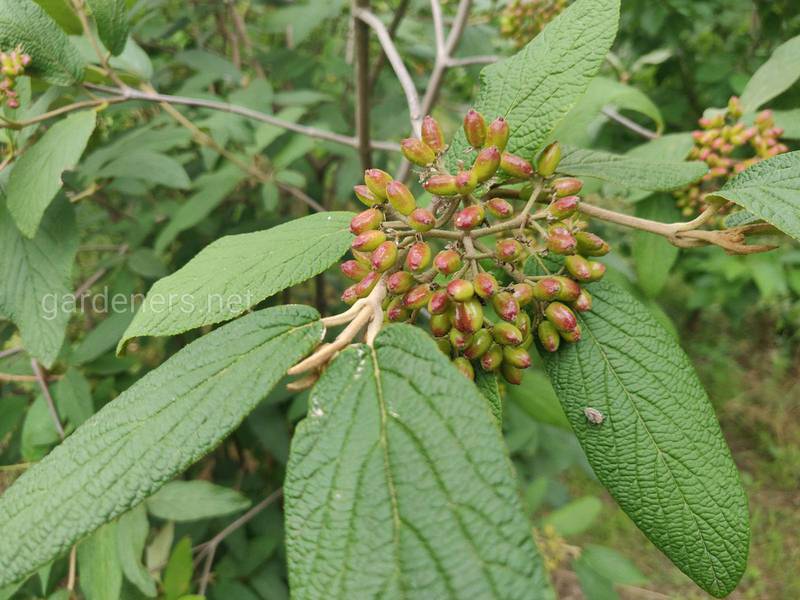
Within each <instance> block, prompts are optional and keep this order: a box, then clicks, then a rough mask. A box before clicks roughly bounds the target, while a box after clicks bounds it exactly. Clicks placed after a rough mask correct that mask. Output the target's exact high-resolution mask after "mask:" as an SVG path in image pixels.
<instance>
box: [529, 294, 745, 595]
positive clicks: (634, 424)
mask: <svg viewBox="0 0 800 600" xmlns="http://www.w3.org/2000/svg"><path fill="white" fill-rule="evenodd" d="M589 289H590V291H591V293H592V295H593V297H594V306H593V308H592V310H591V311H590V312H587V313H583V314H582V316H581V319H580V320H581V327H582V329H583V340H582V341H580V342H579V343H577V344H568V345H566V347H564V348H562V349H561V350H559V351H558V352H557V353H555V354H548V355H547V356H545V357H544V361H545V367H546V369H547V371H548V374H549V375H550V378H551V380H552V381H553V386H554V388H555V390H556V392H557V393H558V395H559V398H560V400H561V402H562V404H563V406H564V411H565V412H566V414H567V418H568V419H569V421H570V423H571V424H572V427H573V429H574V430H575V433H576V434H577V436H578V439H579V440H580V442H581V445H582V446H583V448H584V450H585V451H586V456H587V458H588V459H589V462H590V463H591V465H592V467H593V469H594V471H595V473H596V474H597V477H598V478H599V479H600V481H601V482H602V483H603V485H605V486H606V488H608V490H609V491H610V492H611V494H612V495H613V496H614V498H615V499H616V500H617V502H619V504H620V506H621V507H622V509H623V510H624V511H625V512H626V513H627V514H628V515H629V516H630V517H631V519H633V521H634V522H635V523H636V524H637V525H638V527H639V528H640V529H641V530H642V531H643V532H644V533H645V535H647V537H649V538H650V540H651V541H652V542H653V543H654V544H655V545H656V546H657V547H658V548H660V549H661V550H662V551H663V552H664V553H665V554H666V555H667V556H668V557H669V558H670V559H671V560H672V561H673V562H674V563H675V564H676V565H677V566H678V567H679V568H680V569H681V570H682V571H683V572H685V573H686V574H687V575H688V576H689V577H691V578H692V579H693V580H694V581H695V582H696V583H697V584H698V585H700V586H701V587H702V588H703V589H705V590H706V591H708V592H709V593H711V594H713V595H715V596H719V597H721V596H725V595H726V594H728V593H729V592H730V591H731V590H732V589H733V588H734V587H735V586H736V584H737V582H738V581H739V579H740V578H741V576H742V573H743V572H744V569H745V566H746V564H747V553H748V543H749V535H750V532H749V522H748V514H747V498H746V496H745V493H744V490H743V489H742V486H741V484H740V482H739V475H738V473H737V471H736V466H735V465H734V463H733V460H732V459H731V455H730V451H729V450H728V447H727V446H726V445H725V440H724V439H723V437H722V433H721V432H720V429H719V424H718V423H717V420H716V417H715V415H714V410H713V409H712V407H711V404H710V403H709V401H708V398H707V396H706V393H705V391H704V390H703V388H702V386H701V384H700V382H699V381H698V379H697V376H696V374H695V372H694V369H693V368H692V365H691V364H690V363H689V359H688V358H687V357H686V355H685V354H684V353H683V351H682V350H681V349H680V347H679V346H678V345H677V344H676V343H675V340H674V339H673V338H672V336H670V334H669V333H667V331H666V330H665V329H664V328H663V327H661V325H659V324H658V322H657V321H655V320H654V318H653V317H652V315H651V314H650V313H649V312H648V311H647V309H645V308H644V307H643V306H642V305H641V304H639V303H638V302H637V301H636V300H634V299H633V297H631V296H630V295H629V294H628V293H626V292H624V291H622V290H621V289H620V288H617V287H615V286H614V285H613V284H611V283H607V282H605V281H603V282H599V283H596V284H593V285H591V286H590V288H589ZM589 407H591V408H595V409H597V410H599V411H600V412H601V413H602V414H603V415H604V417H605V419H604V421H603V422H602V424H599V425H598V424H593V423H590V422H589V421H588V419H587V418H586V415H585V414H584V410H585V409H586V408H589Z"/></svg>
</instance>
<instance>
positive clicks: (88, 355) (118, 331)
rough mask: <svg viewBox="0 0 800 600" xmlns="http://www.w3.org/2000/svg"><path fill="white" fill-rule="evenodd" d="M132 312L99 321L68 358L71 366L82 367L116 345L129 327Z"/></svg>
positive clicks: (121, 312)
mask: <svg viewBox="0 0 800 600" xmlns="http://www.w3.org/2000/svg"><path fill="white" fill-rule="evenodd" d="M131 319H133V312H131V311H129V310H124V311H119V312H113V313H111V314H110V315H108V317H106V318H105V319H104V320H102V321H100V322H99V323H98V324H97V325H96V326H95V327H94V329H92V330H91V331H90V332H89V333H88V334H86V337H85V338H83V340H82V341H81V343H80V345H79V346H78V347H77V348H75V351H74V352H73V353H72V355H71V356H70V357H69V360H70V363H71V364H73V365H82V364H84V363H88V362H91V361H93V360H94V359H96V358H99V357H100V356H102V355H103V354H104V353H106V352H108V351H109V350H112V349H113V348H114V346H116V345H117V342H118V341H119V338H121V337H122V334H123V333H124V332H125V329H127V327H128V325H130V322H131Z"/></svg>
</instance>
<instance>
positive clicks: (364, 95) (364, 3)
mask: <svg viewBox="0 0 800 600" xmlns="http://www.w3.org/2000/svg"><path fill="white" fill-rule="evenodd" d="M368 8H369V0H353V9H352V10H353V42H354V44H355V59H356V60H355V63H356V138H357V147H358V155H359V157H360V158H361V168H362V169H365V170H366V169H369V168H370V167H371V166H372V156H371V153H370V126H369V122H370V110H369V109H370V105H369V96H370V83H369V28H368V26H367V23H366V22H365V21H363V20H361V19H359V18H357V15H358V11H359V10H361V9H368Z"/></svg>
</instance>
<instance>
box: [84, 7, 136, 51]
mask: <svg viewBox="0 0 800 600" xmlns="http://www.w3.org/2000/svg"><path fill="white" fill-rule="evenodd" d="M86 2H87V4H89V8H91V9H92V16H93V17H94V22H95V23H96V24H97V33H99V34H100V40H101V41H102V42H103V45H104V46H105V47H106V48H108V50H109V52H111V54H113V55H114V56H116V55H117V54H120V53H121V52H122V51H123V50H124V49H125V42H126V41H127V40H128V7H127V4H126V0H86Z"/></svg>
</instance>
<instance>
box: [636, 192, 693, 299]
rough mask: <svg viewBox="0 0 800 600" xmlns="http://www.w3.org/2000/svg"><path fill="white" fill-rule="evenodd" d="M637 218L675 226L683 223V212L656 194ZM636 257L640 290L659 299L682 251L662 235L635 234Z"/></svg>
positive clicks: (638, 208) (638, 207)
mask: <svg viewBox="0 0 800 600" xmlns="http://www.w3.org/2000/svg"><path fill="white" fill-rule="evenodd" d="M636 216H637V217H641V218H642V219H650V220H652V221H658V222H660V223H674V222H676V221H679V220H680V218H681V211H680V210H678V207H677V206H676V205H675V198H673V197H672V196H670V195H665V194H656V195H653V196H650V197H649V198H647V199H645V200H642V201H641V202H639V203H638V204H637V205H636ZM632 255H633V262H634V266H635V267H636V277H637V279H638V281H639V287H640V288H641V289H642V291H643V292H644V293H645V294H646V295H647V296H649V297H651V298H653V297H655V296H658V294H659V293H660V292H661V290H662V289H663V288H664V284H665V283H666V282H667V277H668V276H669V272H670V270H671V269H672V265H674V264H675V261H676V260H677V258H678V248H677V247H675V246H673V245H672V244H670V243H669V242H668V241H667V240H666V239H664V238H663V237H661V236H660V235H654V234H652V233H648V232H647V231H635V232H634V233H633V244H632Z"/></svg>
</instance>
